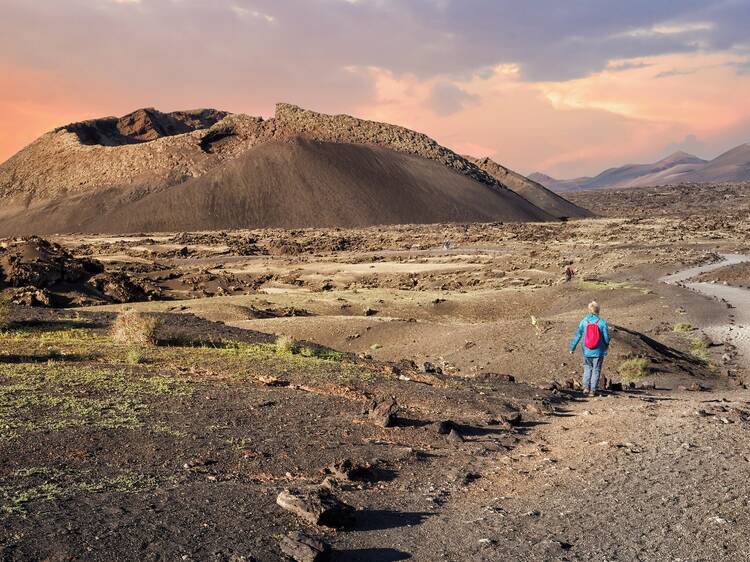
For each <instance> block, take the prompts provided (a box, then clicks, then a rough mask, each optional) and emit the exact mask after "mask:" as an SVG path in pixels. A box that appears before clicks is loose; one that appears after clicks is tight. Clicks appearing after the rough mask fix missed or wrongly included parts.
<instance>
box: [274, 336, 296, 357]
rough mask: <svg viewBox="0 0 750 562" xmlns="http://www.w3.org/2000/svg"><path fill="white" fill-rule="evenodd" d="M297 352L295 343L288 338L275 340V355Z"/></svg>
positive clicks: (283, 337)
mask: <svg viewBox="0 0 750 562" xmlns="http://www.w3.org/2000/svg"><path fill="white" fill-rule="evenodd" d="M296 352H297V342H296V341H294V339H292V338H290V337H289V336H279V337H278V338H276V353H278V354H281V355H288V354H291V353H296Z"/></svg>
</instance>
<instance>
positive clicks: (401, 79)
mask: <svg viewBox="0 0 750 562" xmlns="http://www.w3.org/2000/svg"><path fill="white" fill-rule="evenodd" d="M748 30H750V0H668V1H667V0H627V1H625V0H523V1H519V0H33V1H30V0H0V161H3V160H5V159H6V158H8V157H10V156H11V155H12V154H14V153H15V152H16V151H18V150H19V149H21V148H22V147H23V146H25V145H26V144H28V143H29V142H31V141H33V140H34V139H35V138H36V137H38V136H39V135H40V134H42V133H44V132H46V131H48V130H50V129H52V128H54V127H56V126H59V125H63V124H66V123H70V122H73V121H78V120H82V119H88V118H94V117H102V116H108V115H124V114H126V113H129V112H130V111H133V110H134V109H137V108H140V107H156V108H158V109H161V110H162V111H172V110H177V109H190V108H197V107H215V108H218V109H224V110H228V111H233V112H240V113H247V114H250V115H260V116H264V117H269V116H272V115H273V110H274V105H275V103H276V102H282V101H283V102H289V103H295V104H297V105H300V106H303V107H306V108H308V109H314V110H318V111H323V112H326V113H348V114H352V115H355V116H357V117H362V118H367V119H376V120H381V121H387V122H391V123H396V124H400V125H404V126H407V127H410V128H413V129H417V130H419V131H422V132H425V133H427V134H429V135H430V136H432V137H433V138H435V139H436V140H438V141H439V142H441V143H442V144H444V145H446V146H449V147H450V148H452V149H454V150H455V151H457V152H459V153H462V154H471V155H474V156H490V157H491V158H493V159H495V160H497V161H498V162H500V163H502V164H505V165H507V166H509V167H511V168H513V169H516V170H518V171H520V172H522V173H531V172H543V173H547V174H549V175H552V176H554V177H560V178H569V177H576V176H581V175H591V174H595V173H598V172H599V171H601V170H603V169H605V168H607V167H610V166H614V165H620V164H623V163H627V162H652V161H655V160H658V159H659V158H662V157H664V156H666V155H668V154H670V153H671V152H674V151H675V150H686V151H688V152H692V153H694V154H697V155H698V156H702V157H705V158H712V157H715V156H716V155H718V154H719V153H721V152H723V151H725V150H727V149H729V148H732V147H734V146H736V145H738V144H742V143H745V142H750V32H748Z"/></svg>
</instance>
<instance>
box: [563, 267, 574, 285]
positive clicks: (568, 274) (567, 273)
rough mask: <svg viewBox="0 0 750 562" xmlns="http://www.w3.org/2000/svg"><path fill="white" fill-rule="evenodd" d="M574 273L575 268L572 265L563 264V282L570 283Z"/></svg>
mask: <svg viewBox="0 0 750 562" xmlns="http://www.w3.org/2000/svg"><path fill="white" fill-rule="evenodd" d="M575 274H576V272H575V269H573V267H572V266H570V265H567V266H565V282H566V283H570V282H571V281H572V280H573V276H574V275H575Z"/></svg>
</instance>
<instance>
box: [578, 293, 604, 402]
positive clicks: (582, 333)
mask: <svg viewBox="0 0 750 562" xmlns="http://www.w3.org/2000/svg"><path fill="white" fill-rule="evenodd" d="M581 338H583V342H582V343H581V348H582V349H583V391H584V392H585V393H586V394H587V395H588V396H596V386H597V385H598V384H599V377H600V376H601V374H602V364H603V363H604V357H605V355H607V350H608V349H609V329H608V327H607V322H606V321H605V320H604V319H602V318H599V303H598V302H596V301H592V302H590V303H589V314H588V315H587V316H586V317H585V318H584V319H583V320H581V322H580V323H579V324H578V330H577V331H576V335H575V336H573V341H571V342H570V354H571V355H572V354H573V352H574V351H575V349H576V346H577V345H578V342H580V341H581Z"/></svg>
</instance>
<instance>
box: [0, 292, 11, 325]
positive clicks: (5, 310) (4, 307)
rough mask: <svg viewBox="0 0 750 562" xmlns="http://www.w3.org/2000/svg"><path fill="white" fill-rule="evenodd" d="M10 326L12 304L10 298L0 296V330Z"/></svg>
mask: <svg viewBox="0 0 750 562" xmlns="http://www.w3.org/2000/svg"><path fill="white" fill-rule="evenodd" d="M9 325H10V302H9V300H8V297H6V296H5V295H3V294H0V330H3V329H5V328H7V327H8V326H9Z"/></svg>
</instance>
